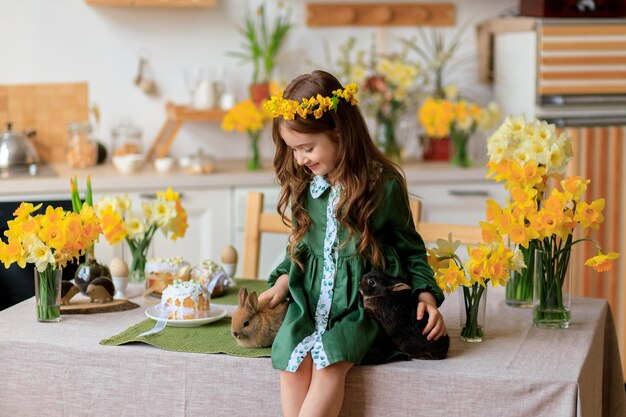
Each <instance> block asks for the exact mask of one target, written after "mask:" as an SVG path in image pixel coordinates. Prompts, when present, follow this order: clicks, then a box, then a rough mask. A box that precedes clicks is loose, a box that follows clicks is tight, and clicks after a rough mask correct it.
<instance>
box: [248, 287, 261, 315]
mask: <svg viewBox="0 0 626 417" xmlns="http://www.w3.org/2000/svg"><path fill="white" fill-rule="evenodd" d="M258 304H259V298H258V297H257V295H256V292H255V291H252V292H251V293H250V294H249V295H248V300H247V301H246V307H248V308H249V309H250V310H252V311H256V309H257V305H258Z"/></svg>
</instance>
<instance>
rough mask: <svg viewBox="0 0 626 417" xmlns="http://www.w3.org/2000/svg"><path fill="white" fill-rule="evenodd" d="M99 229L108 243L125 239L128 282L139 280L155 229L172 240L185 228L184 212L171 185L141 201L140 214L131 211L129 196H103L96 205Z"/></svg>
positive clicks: (143, 277) (182, 232) (180, 234)
mask: <svg viewBox="0 0 626 417" xmlns="http://www.w3.org/2000/svg"><path fill="white" fill-rule="evenodd" d="M96 210H97V212H98V214H99V216H100V218H101V224H102V230H103V233H104V236H105V238H106V239H107V241H108V242H109V243H110V244H116V243H119V242H121V241H125V242H126V244H127V245H128V248H129V249H130V253H131V258H132V259H131V262H130V265H129V276H128V278H129V281H134V282H143V281H144V280H145V278H146V275H145V266H146V259H147V257H148V249H149V247H150V244H151V243H152V239H153V238H154V235H155V233H156V232H157V230H161V232H162V233H163V234H164V235H165V237H167V238H170V239H172V240H176V239H178V238H180V237H183V236H185V232H186V231H187V227H188V224H187V211H186V210H185V209H184V207H183V205H182V203H181V201H180V195H179V194H178V193H177V192H174V191H173V190H172V188H171V187H168V189H167V191H159V192H157V193H156V198H155V199H154V200H152V201H145V202H143V203H142V211H143V217H140V216H139V215H137V214H136V213H134V212H133V210H132V204H131V201H130V199H129V198H128V197H127V196H126V195H124V196H113V197H111V196H105V197H103V198H102V199H101V200H100V201H99V202H98V203H97V204H96Z"/></svg>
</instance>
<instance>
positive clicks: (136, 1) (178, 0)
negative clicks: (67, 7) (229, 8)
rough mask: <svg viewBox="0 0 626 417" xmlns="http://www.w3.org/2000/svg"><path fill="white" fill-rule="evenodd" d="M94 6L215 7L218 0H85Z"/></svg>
mask: <svg viewBox="0 0 626 417" xmlns="http://www.w3.org/2000/svg"><path fill="white" fill-rule="evenodd" d="M85 2H86V3H87V4H90V5H92V6H118V7H181V8H182V7H215V5H216V4H217V0H85Z"/></svg>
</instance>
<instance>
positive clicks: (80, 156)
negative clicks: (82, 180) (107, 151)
mask: <svg viewBox="0 0 626 417" xmlns="http://www.w3.org/2000/svg"><path fill="white" fill-rule="evenodd" d="M67 133H68V137H67V153H66V159H67V163H68V165H69V166H70V167H72V168H88V167H92V166H94V165H96V162H97V160H98V145H97V144H96V142H95V141H93V140H91V139H90V138H89V136H90V134H91V124H90V123H89V122H87V121H85V122H74V123H70V124H69V125H68V126H67Z"/></svg>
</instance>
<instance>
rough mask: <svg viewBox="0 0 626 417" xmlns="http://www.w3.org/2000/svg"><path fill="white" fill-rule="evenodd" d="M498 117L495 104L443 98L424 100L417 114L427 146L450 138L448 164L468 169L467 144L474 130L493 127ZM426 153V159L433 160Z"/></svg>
mask: <svg viewBox="0 0 626 417" xmlns="http://www.w3.org/2000/svg"><path fill="white" fill-rule="evenodd" d="M499 118H500V110H499V108H498V106H497V105H496V104H495V103H490V104H489V105H488V106H487V107H484V108H483V107H480V106H479V105H477V104H475V103H470V102H467V101H465V100H459V101H452V100H448V99H445V98H442V99H439V98H433V97H429V98H427V99H426V100H425V101H424V103H423V104H422V105H421V106H420V108H419V110H418V111H417V119H418V120H419V122H420V124H421V125H422V127H423V129H424V134H425V135H426V137H427V138H428V142H430V143H429V144H427V146H432V144H434V143H437V141H441V140H445V139H448V138H449V139H450V141H451V145H452V146H451V153H452V155H451V157H450V163H451V164H452V165H454V166H457V167H461V168H467V167H469V166H471V164H472V161H471V160H470V158H469V155H468V150H467V147H468V144H469V140H470V138H471V137H472V135H473V134H474V133H475V132H476V131H477V130H487V129H490V128H491V127H493V126H494V125H495V124H496V123H497V121H498V119H499ZM428 156H429V155H428V153H426V154H425V159H432V158H429V157H428Z"/></svg>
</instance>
